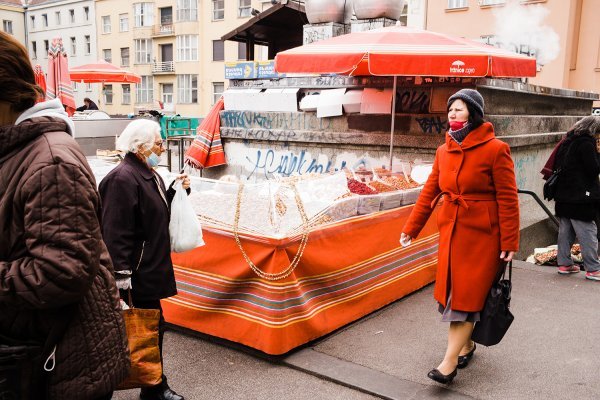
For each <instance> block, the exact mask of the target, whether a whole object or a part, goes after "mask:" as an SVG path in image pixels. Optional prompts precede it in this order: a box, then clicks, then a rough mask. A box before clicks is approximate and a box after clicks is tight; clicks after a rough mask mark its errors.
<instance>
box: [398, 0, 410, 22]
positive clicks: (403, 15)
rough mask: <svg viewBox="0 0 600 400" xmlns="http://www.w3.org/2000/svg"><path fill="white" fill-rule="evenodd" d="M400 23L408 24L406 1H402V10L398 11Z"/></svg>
mask: <svg viewBox="0 0 600 400" xmlns="http://www.w3.org/2000/svg"><path fill="white" fill-rule="evenodd" d="M399 21H400V25H402V26H407V25H408V2H407V3H404V7H402V11H401V12H400V19H399Z"/></svg>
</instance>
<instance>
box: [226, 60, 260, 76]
mask: <svg viewBox="0 0 600 400" xmlns="http://www.w3.org/2000/svg"><path fill="white" fill-rule="evenodd" d="M255 78H256V63H255V62H254V61H240V62H227V63H225V79H255Z"/></svg>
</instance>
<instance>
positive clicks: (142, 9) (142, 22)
mask: <svg viewBox="0 0 600 400" xmlns="http://www.w3.org/2000/svg"><path fill="white" fill-rule="evenodd" d="M153 13H154V9H153V4H152V3H135V4H134V5H133V16H134V18H135V25H134V26H135V27H136V28H140V27H143V26H152V24H153V23H154V15H153Z"/></svg>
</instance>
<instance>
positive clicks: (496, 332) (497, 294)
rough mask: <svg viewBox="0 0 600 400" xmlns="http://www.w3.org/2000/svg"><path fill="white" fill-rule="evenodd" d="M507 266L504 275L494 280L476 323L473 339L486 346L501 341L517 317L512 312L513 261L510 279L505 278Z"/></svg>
mask: <svg viewBox="0 0 600 400" xmlns="http://www.w3.org/2000/svg"><path fill="white" fill-rule="evenodd" d="M505 273H506V266H505V267H504V268H503V270H502V275H501V277H500V278H499V279H496V280H495V281H494V284H493V285H492V288H491V289H490V292H489V293H488V296H487V298H486V299H485V304H484V305H483V310H481V313H480V320H479V321H477V322H476V323H475V328H474V329H473V334H472V335H471V339H473V341H475V342H477V343H479V344H482V345H484V346H493V345H495V344H498V343H500V341H501V340H502V338H503V337H504V335H505V334H506V332H507V331H508V328H510V325H511V324H512V322H513V320H514V319H515V317H514V316H513V314H512V313H511V312H510V309H509V308H510V292H511V289H512V261H510V262H509V263H508V279H505Z"/></svg>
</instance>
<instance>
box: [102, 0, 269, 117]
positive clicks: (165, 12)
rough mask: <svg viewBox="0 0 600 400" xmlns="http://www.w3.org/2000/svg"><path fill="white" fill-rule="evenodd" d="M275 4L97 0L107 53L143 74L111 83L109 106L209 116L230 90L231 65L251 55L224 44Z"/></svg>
mask: <svg viewBox="0 0 600 400" xmlns="http://www.w3.org/2000/svg"><path fill="white" fill-rule="evenodd" d="M267 3H268V4H269V5H270V4H271V2H270V0H268V1H258V0H214V1H200V0H155V1H151V2H150V1H146V2H137V1H122V0H96V1H95V6H96V7H95V8H96V25H97V29H98V54H99V58H102V59H105V60H106V61H109V62H111V63H113V64H115V65H117V66H121V67H122V68H125V69H127V70H129V71H132V72H135V73H136V74H138V75H140V76H141V77H142V82H141V83H140V84H138V85H133V84H115V83H107V84H105V85H104V89H103V104H104V106H103V107H102V108H103V109H104V110H105V111H106V112H108V113H110V114H128V113H136V112H138V111H140V110H143V109H151V108H158V107H164V110H165V111H170V112H175V113H178V114H181V115H186V116H204V115H206V113H208V111H209V110H210V108H211V106H212V105H213V104H214V102H215V99H217V98H218V97H219V96H220V94H221V93H222V92H223V91H224V90H225V88H226V85H227V83H226V81H225V78H224V62H225V61H226V60H227V61H233V60H238V59H242V58H243V57H241V55H242V54H243V55H244V56H245V49H244V48H243V46H242V45H239V44H238V43H234V42H225V43H223V42H222V41H221V40H220V38H221V36H222V35H223V34H225V33H227V32H228V31H230V30H232V29H234V28H236V27H237V26H239V25H241V24H242V23H243V22H244V21H245V20H246V19H248V18H249V17H251V16H252V14H251V12H252V9H257V10H262V5H263V4H267ZM260 54H261V53H260V52H257V57H259V56H260Z"/></svg>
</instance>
